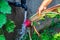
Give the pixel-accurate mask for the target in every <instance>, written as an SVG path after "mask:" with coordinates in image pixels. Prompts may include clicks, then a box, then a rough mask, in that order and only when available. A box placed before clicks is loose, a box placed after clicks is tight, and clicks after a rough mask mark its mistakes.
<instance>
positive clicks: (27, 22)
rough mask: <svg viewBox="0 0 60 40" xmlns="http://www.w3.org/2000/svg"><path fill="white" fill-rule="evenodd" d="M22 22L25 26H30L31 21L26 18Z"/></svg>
mask: <svg viewBox="0 0 60 40" xmlns="http://www.w3.org/2000/svg"><path fill="white" fill-rule="evenodd" d="M24 24H25V26H26V27H30V26H31V21H30V20H28V19H27V20H26V21H25V22H24Z"/></svg>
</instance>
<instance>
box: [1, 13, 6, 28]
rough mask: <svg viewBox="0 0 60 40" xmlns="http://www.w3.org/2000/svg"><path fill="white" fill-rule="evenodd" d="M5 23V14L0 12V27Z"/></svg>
mask: <svg viewBox="0 0 60 40" xmlns="http://www.w3.org/2000/svg"><path fill="white" fill-rule="evenodd" d="M5 23H6V15H5V14H2V13H0V28H2V26H3V25H4V24H5Z"/></svg>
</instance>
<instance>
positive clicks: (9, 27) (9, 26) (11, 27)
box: [5, 20, 16, 33]
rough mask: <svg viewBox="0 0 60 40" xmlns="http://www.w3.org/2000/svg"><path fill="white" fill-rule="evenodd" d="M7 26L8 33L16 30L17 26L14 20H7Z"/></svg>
mask: <svg viewBox="0 0 60 40" xmlns="http://www.w3.org/2000/svg"><path fill="white" fill-rule="evenodd" d="M5 27H6V31H7V32H8V33H11V32H13V31H14V29H15V27H16V26H15V24H14V22H13V21H11V20H7V23H6V24H5Z"/></svg>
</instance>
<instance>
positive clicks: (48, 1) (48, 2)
mask: <svg viewBox="0 0 60 40" xmlns="http://www.w3.org/2000/svg"><path fill="white" fill-rule="evenodd" d="M51 2H52V0H44V1H43V2H42V4H41V6H45V7H47V6H48V5H49V4H50V3H51Z"/></svg>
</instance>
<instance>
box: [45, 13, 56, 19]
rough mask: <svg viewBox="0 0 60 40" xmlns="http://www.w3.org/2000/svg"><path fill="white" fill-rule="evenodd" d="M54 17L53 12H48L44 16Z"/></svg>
mask: <svg viewBox="0 0 60 40" xmlns="http://www.w3.org/2000/svg"><path fill="white" fill-rule="evenodd" d="M56 15H57V13H55V12H49V13H47V14H46V16H47V17H49V18H54V17H56Z"/></svg>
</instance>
